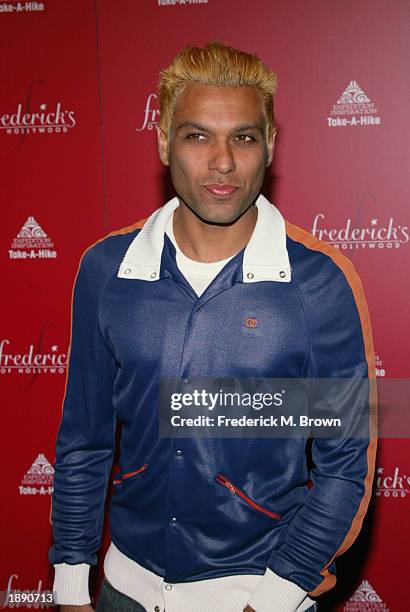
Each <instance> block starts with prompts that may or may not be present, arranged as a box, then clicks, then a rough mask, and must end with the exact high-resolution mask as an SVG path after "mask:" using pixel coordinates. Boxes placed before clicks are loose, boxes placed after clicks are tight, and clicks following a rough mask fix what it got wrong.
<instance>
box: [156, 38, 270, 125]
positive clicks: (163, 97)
mask: <svg viewBox="0 0 410 612" xmlns="http://www.w3.org/2000/svg"><path fill="white" fill-rule="evenodd" d="M190 81H194V82H196V83H201V84H202V85H211V86H216V87H255V88H256V89H258V90H259V91H260V92H261V94H262V97H263V110H264V114H265V119H266V124H267V132H268V134H267V135H268V137H271V136H272V134H273V133H274V132H275V131H276V125H275V121H274V116H273V98H274V95H275V93H276V90H277V85H278V78H277V75H276V74H275V73H274V72H273V71H272V70H271V69H270V68H269V67H268V66H266V64H264V63H263V62H262V60H261V59H260V58H259V57H258V56H257V55H255V54H252V53H246V52H245V51H239V50H238V49H234V48H233V47H230V46H229V45H226V44H223V43H220V42H216V41H214V42H209V43H208V44H206V45H205V47H192V46H189V47H185V48H184V49H182V51H180V52H179V53H178V55H177V56H176V57H175V58H174V59H173V60H172V62H171V64H170V65H169V66H168V68H164V69H163V70H161V72H160V80H159V100H160V120H159V126H160V128H161V129H162V131H163V132H164V133H165V134H167V135H168V134H169V130H170V128H171V122H172V117H173V115H174V111H175V105H176V101H177V99H178V96H179V95H180V94H181V93H182V91H183V90H184V87H185V85H186V84H187V83H188V82H190Z"/></svg>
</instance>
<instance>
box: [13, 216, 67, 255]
mask: <svg viewBox="0 0 410 612" xmlns="http://www.w3.org/2000/svg"><path fill="white" fill-rule="evenodd" d="M56 257H57V251H56V250H55V249H54V243H53V242H52V240H51V238H50V237H49V236H48V235H47V234H46V232H45V231H44V230H43V228H42V227H41V225H40V224H39V223H38V222H37V221H36V219H35V218H34V217H28V218H27V220H26V221H25V223H24V225H23V227H22V228H21V230H20V231H19V233H18V234H17V236H16V237H15V238H14V240H13V242H12V243H11V248H10V249H9V258H10V259H55V258H56Z"/></svg>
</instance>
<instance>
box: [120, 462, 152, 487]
mask: <svg viewBox="0 0 410 612" xmlns="http://www.w3.org/2000/svg"><path fill="white" fill-rule="evenodd" d="M147 467H148V463H145V464H144V465H143V466H142V467H140V468H139V469H138V470H135V472H127V473H126V474H122V475H121V477H120V479H119V480H113V484H115V485H118V484H121V483H122V482H124V480H126V479H127V478H131V477H132V476H135V475H136V474H139V473H140V472H143V471H144V470H146V469H147Z"/></svg>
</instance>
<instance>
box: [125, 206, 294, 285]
mask: <svg viewBox="0 0 410 612" xmlns="http://www.w3.org/2000/svg"><path fill="white" fill-rule="evenodd" d="M255 205H256V206H257V208H258V218H257V221H256V225H255V228H254V230H253V232H252V236H251V238H250V240H249V242H248V244H247V245H246V247H245V251H244V255H243V282H244V283H255V282H258V281H278V282H282V283H283V282H285V283H287V282H290V280H291V268H290V263H289V257H288V252H287V250H286V230H285V221H284V219H283V217H282V215H281V213H280V212H279V210H278V209H277V208H276V206H274V205H273V204H271V203H270V202H269V201H268V200H267V199H266V198H265V197H264V196H263V195H260V196H259V197H258V199H257V200H256V202H255ZM178 206H179V200H178V198H177V197H175V198H172V200H169V202H167V203H166V204H164V206H162V207H161V208H158V209H157V210H156V211H154V212H153V213H152V215H151V216H150V217H148V219H147V221H146V222H145V224H144V226H143V228H142V229H141V231H140V232H139V234H138V235H137V236H136V237H135V238H134V240H133V241H132V242H131V244H130V246H129V247H128V250H127V252H126V253H125V256H124V259H123V260H122V262H121V265H120V268H119V270H118V275H117V276H118V277H119V278H125V279H134V280H135V279H137V280H147V281H155V280H158V279H159V273H160V266H161V255H162V249H163V247H164V235H165V230H166V227H167V224H168V221H169V219H170V217H171V215H172V214H173V212H174V210H175V209H176V208H177V207H178Z"/></svg>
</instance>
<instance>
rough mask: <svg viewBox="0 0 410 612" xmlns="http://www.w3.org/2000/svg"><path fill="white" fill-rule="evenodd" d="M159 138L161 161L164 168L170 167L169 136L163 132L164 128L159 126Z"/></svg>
mask: <svg viewBox="0 0 410 612" xmlns="http://www.w3.org/2000/svg"><path fill="white" fill-rule="evenodd" d="M157 137H158V154H159V157H160V160H161V161H162V163H163V164H164V166H169V152H168V144H169V142H168V136H167V135H166V134H165V132H164V131H163V130H162V128H160V127H159V125H157Z"/></svg>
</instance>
